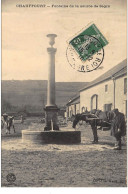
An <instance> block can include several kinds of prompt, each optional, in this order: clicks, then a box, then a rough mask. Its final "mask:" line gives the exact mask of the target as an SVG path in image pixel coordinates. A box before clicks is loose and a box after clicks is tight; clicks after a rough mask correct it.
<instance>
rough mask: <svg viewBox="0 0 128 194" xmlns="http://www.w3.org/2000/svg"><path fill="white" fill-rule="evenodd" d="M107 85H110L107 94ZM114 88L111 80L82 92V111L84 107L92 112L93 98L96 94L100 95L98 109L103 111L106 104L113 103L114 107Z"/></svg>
mask: <svg viewBox="0 0 128 194" xmlns="http://www.w3.org/2000/svg"><path fill="white" fill-rule="evenodd" d="M106 84H108V91H107V92H105V85H106ZM113 88H114V85H113V81H112V80H109V81H106V82H104V83H101V84H99V85H96V86H94V87H92V88H89V89H87V90H84V91H82V92H80V111H81V109H82V107H83V106H85V107H87V109H88V110H91V97H92V96H93V95H94V94H97V95H98V109H100V110H103V107H104V104H110V103H112V105H113V100H114V97H113ZM112 108H113V107H112Z"/></svg>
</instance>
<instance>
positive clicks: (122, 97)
mask: <svg viewBox="0 0 128 194" xmlns="http://www.w3.org/2000/svg"><path fill="white" fill-rule="evenodd" d="M126 77H127V76H124V77H121V78H119V79H117V80H116V89H115V95H116V99H115V108H118V109H119V111H120V112H122V113H124V114H126V112H125V111H126V107H125V106H126V100H127V95H126V94H124V78H126Z"/></svg>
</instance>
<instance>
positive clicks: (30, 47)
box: [2, 0, 127, 82]
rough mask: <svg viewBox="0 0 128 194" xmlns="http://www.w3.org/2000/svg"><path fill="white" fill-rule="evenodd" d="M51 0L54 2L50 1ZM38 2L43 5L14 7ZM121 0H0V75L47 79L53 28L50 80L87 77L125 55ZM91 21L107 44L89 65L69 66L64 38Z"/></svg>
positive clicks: (71, 80)
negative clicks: (84, 68) (93, 66)
mask: <svg viewBox="0 0 128 194" xmlns="http://www.w3.org/2000/svg"><path fill="white" fill-rule="evenodd" d="M53 2H54V3H53ZM94 2H95V4H96V5H110V8H86V7H85V8H55V7H53V8H52V7H47V6H48V5H49V6H52V5H60V4H61V5H94ZM21 4H22V5H25V4H36V5H37V4H42V5H44V4H45V5H46V7H45V8H35V7H33V8H32V7H31V8H27V7H26V8H24V7H17V6H19V5H21ZM126 7H127V6H126V1H125V0H107V1H105V0H96V1H92V0H90V1H89V0H86V1H85V0H79V1H78V0H65V1H64V0H54V1H53V0H52V1H50V0H22V1H21V0H13V1H10V0H2V80H47V79H48V59H49V58H48V57H49V56H48V53H47V48H48V47H50V46H49V40H48V38H47V37H46V35H47V34H50V33H54V34H57V37H56V39H55V45H54V47H55V48H57V52H56V55H55V66H56V81H57V82H88V81H92V80H94V79H95V78H97V77H98V76H100V75H101V74H103V73H104V72H106V71H107V70H109V69H110V68H112V67H113V66H115V65H117V64H118V63H119V62H121V61H123V60H124V59H126ZM90 22H93V23H95V25H96V26H97V27H98V29H99V30H100V31H101V32H102V34H103V35H104V36H105V38H106V39H107V40H108V42H109V44H108V45H106V46H105V47H104V52H105V56H104V60H103V62H102V65H101V67H102V68H98V69H97V70H95V71H92V72H88V73H82V72H77V71H76V70H74V69H73V68H72V67H71V66H70V65H69V63H68V60H67V57H66V49H67V46H68V43H67V40H69V39H70V38H71V37H73V36H75V34H77V33H78V32H79V31H80V30H81V29H85V27H86V26H87V25H88V24H89V23H90Z"/></svg>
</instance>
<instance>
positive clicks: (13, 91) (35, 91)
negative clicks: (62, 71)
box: [1, 80, 87, 109]
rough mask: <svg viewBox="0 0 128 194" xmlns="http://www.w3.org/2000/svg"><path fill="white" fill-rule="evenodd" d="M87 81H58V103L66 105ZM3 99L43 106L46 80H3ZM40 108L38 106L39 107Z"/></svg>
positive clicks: (13, 103) (17, 104)
mask: <svg viewBox="0 0 128 194" xmlns="http://www.w3.org/2000/svg"><path fill="white" fill-rule="evenodd" d="M86 84H87V82H57V83H56V104H57V105H58V106H64V105H65V104H66V103H67V102H68V101H69V99H70V98H72V97H73V96H75V95H76V94H77V92H78V91H79V90H80V89H81V88H83V87H85V86H86ZM1 93H2V101H6V102H8V103H10V104H11V105H12V106H17V107H24V106H32V107H34V106H35V107H41V108H42V107H43V106H44V105H45V104H46V99H47V81H46V80H24V81H19V80H11V81H5V80H4V81H2V92H1ZM37 109H38V108H37Z"/></svg>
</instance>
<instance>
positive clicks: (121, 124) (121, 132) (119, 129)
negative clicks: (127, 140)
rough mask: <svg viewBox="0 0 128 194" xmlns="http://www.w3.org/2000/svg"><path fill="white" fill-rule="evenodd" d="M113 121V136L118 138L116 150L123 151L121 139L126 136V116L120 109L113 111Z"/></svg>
mask: <svg viewBox="0 0 128 194" xmlns="http://www.w3.org/2000/svg"><path fill="white" fill-rule="evenodd" d="M112 112H113V120H112V123H111V135H112V136H114V137H115V138H116V145H115V148H114V149H115V150H121V137H122V136H125V135H126V122H125V117H124V114H123V113H121V112H119V111H118V109H114V110H113V111H112Z"/></svg>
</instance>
